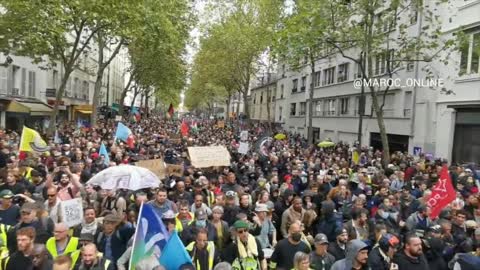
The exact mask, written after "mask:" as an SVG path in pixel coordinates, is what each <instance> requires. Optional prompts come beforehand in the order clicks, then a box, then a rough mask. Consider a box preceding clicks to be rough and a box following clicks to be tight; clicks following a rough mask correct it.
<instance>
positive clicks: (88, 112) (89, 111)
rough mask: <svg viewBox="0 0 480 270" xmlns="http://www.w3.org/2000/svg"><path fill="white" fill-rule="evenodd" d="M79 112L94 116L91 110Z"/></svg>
mask: <svg viewBox="0 0 480 270" xmlns="http://www.w3.org/2000/svg"><path fill="white" fill-rule="evenodd" d="M77 112H79V113H83V114H92V111H91V110H77Z"/></svg>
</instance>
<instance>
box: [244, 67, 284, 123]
mask: <svg viewBox="0 0 480 270" xmlns="http://www.w3.org/2000/svg"><path fill="white" fill-rule="evenodd" d="M276 92H277V78H276V74H275V73H273V74H268V75H266V76H262V77H261V78H260V79H259V80H258V83H257V86H256V87H254V88H252V89H250V97H249V105H248V109H249V113H250V119H252V120H255V121H260V122H270V123H273V122H275V120H276V118H275V102H276V97H275V95H276Z"/></svg>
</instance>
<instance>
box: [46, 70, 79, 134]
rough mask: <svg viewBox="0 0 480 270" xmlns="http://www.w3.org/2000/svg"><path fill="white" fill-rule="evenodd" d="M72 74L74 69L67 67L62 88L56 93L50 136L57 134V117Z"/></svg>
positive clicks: (49, 127) (48, 131)
mask: <svg viewBox="0 0 480 270" xmlns="http://www.w3.org/2000/svg"><path fill="white" fill-rule="evenodd" d="M72 66H73V65H72ZM72 72H73V68H72V67H71V66H67V67H65V73H64V74H63V78H62V83H61V84H60V88H59V89H58V91H57V93H56V96H55V104H54V105H53V112H52V115H51V116H50V124H49V126H48V129H47V135H48V136H52V135H53V134H54V133H55V130H56V129H57V116H58V111H59V106H60V101H62V98H63V93H64V92H65V88H66V86H67V81H68V78H69V77H70V74H72Z"/></svg>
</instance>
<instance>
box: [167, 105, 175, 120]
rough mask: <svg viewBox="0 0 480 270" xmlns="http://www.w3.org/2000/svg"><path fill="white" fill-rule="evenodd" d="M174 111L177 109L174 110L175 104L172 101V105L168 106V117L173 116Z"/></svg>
mask: <svg viewBox="0 0 480 270" xmlns="http://www.w3.org/2000/svg"><path fill="white" fill-rule="evenodd" d="M174 112H175V111H174V110H173V104H172V103H170V107H168V117H170V118H172V116H173V113H174Z"/></svg>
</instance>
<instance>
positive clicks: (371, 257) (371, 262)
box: [368, 247, 390, 270]
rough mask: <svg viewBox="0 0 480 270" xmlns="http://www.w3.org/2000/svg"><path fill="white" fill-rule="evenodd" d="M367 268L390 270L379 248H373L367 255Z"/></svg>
mask: <svg viewBox="0 0 480 270" xmlns="http://www.w3.org/2000/svg"><path fill="white" fill-rule="evenodd" d="M368 266H370V268H371V269H375V270H389V269H390V263H388V262H387V261H386V260H385V258H384V257H383V256H382V254H380V248H379V247H376V248H374V249H373V250H372V251H371V252H370V253H369V254H368Z"/></svg>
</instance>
